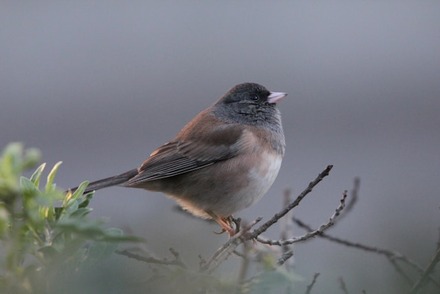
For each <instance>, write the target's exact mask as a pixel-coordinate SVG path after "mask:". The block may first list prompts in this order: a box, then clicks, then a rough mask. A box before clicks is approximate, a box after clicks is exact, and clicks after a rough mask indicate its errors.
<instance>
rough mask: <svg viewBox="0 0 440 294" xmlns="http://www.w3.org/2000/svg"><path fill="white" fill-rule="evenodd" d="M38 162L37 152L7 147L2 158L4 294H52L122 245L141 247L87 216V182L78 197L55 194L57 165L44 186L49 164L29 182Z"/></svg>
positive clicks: (0, 263) (0, 272)
mask: <svg viewBox="0 0 440 294" xmlns="http://www.w3.org/2000/svg"><path fill="white" fill-rule="evenodd" d="M39 159H40V153H39V152H38V151H37V150H35V149H27V150H24V149H23V146H22V145H21V144H19V143H13V144H10V145H8V146H7V147H6V148H5V150H4V151H3V154H2V156H1V158H0V248H1V250H0V292H1V293H48V292H53V289H51V287H52V286H53V285H54V284H56V283H55V281H56V280H59V279H64V278H66V277H69V276H71V275H72V274H74V273H75V272H78V271H80V270H81V268H82V267H84V266H88V265H90V263H93V262H96V261H98V260H102V259H104V258H106V257H108V256H109V255H110V254H112V253H113V252H114V250H115V249H116V247H117V245H118V243H119V242H123V241H139V239H138V238H134V237H127V236H123V234H122V231H121V230H119V229H115V228H106V227H105V226H104V224H103V223H102V222H99V221H94V220H90V219H89V218H88V217H87V215H88V214H89V213H90V211H91V208H89V207H88V205H89V202H90V199H91V198H92V197H93V192H90V193H86V194H83V193H84V190H85V188H86V187H87V185H88V182H83V183H82V184H81V185H80V187H79V188H78V189H77V190H76V191H75V192H74V193H71V192H68V193H65V192H63V191H61V190H59V189H57V188H56V185H55V183H54V179H55V176H56V173H57V171H58V169H59V167H60V165H61V162H58V163H57V164H55V165H54V167H53V168H52V169H51V171H50V172H49V174H48V176H47V179H46V183H45V185H44V186H43V185H41V182H42V176H43V172H44V169H45V164H44V163H43V164H41V165H40V166H39V167H38V168H37V169H36V170H35V172H34V173H33V174H32V175H31V176H30V177H29V178H26V177H24V176H22V173H23V172H24V171H25V170H26V169H29V168H31V167H33V166H35V165H36V163H37V162H38V161H39Z"/></svg>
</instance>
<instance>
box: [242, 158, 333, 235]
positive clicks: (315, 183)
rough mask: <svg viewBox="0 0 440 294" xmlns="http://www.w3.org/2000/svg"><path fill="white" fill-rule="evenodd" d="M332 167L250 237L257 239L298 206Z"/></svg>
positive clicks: (324, 171)
mask: <svg viewBox="0 0 440 294" xmlns="http://www.w3.org/2000/svg"><path fill="white" fill-rule="evenodd" d="M332 168H333V165H328V166H327V167H326V168H325V169H324V170H323V171H322V172H321V173H320V174H319V175H318V177H317V178H316V179H315V180H313V181H312V182H310V183H309V185H308V187H307V188H306V189H305V190H304V191H302V192H301V194H299V195H298V197H296V199H295V200H294V201H293V202H291V203H290V204H289V205H288V206H287V207H285V208H284V209H283V210H281V211H280V212H278V213H276V214H275V215H274V216H273V217H272V218H271V219H269V220H268V221H267V222H265V223H264V224H262V225H261V226H260V227H259V228H257V229H255V230H254V231H252V233H251V234H250V236H249V237H251V238H252V239H255V238H256V237H258V236H259V235H261V234H262V233H264V232H265V231H266V230H267V229H268V228H270V227H271V226H272V225H273V224H274V223H276V222H277V221H278V220H279V219H280V218H282V217H283V216H285V215H286V214H287V213H288V212H289V211H290V210H292V209H293V208H295V207H296V206H298V205H299V203H300V202H301V200H303V198H304V197H306V196H307V194H309V193H310V192H311V191H312V190H313V188H314V187H315V186H316V185H318V184H319V182H321V181H322V180H323V179H324V178H325V177H326V176H328V175H329V173H330V171H331V169H332Z"/></svg>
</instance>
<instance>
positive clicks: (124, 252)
mask: <svg viewBox="0 0 440 294" xmlns="http://www.w3.org/2000/svg"><path fill="white" fill-rule="evenodd" d="M170 252H171V254H173V255H174V259H173V260H167V259H157V258H154V257H145V256H142V255H139V254H136V253H132V252H130V251H128V250H117V251H115V253H117V254H120V255H123V256H126V257H128V258H133V259H136V260H138V261H142V262H145V263H151V264H162V265H176V266H180V267H182V268H186V265H185V264H184V263H183V262H182V261H181V260H180V258H179V254H178V253H177V252H176V251H175V250H174V249H170Z"/></svg>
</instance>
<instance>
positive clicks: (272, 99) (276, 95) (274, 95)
mask: <svg viewBox="0 0 440 294" xmlns="http://www.w3.org/2000/svg"><path fill="white" fill-rule="evenodd" d="M286 96H287V93H283V92H270V95H269V97H267V102H269V103H271V104H272V103H278V102H279V101H280V100H281V99H283V98H284V97H286Z"/></svg>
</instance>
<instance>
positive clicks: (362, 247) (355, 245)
mask: <svg viewBox="0 0 440 294" xmlns="http://www.w3.org/2000/svg"><path fill="white" fill-rule="evenodd" d="M293 221H294V222H295V223H296V224H297V225H298V226H300V227H302V228H304V229H306V230H307V231H309V232H310V231H312V228H311V227H310V226H308V225H306V224H305V223H303V222H302V221H300V220H299V219H296V218H294V219H293ZM319 237H321V238H324V239H327V240H329V241H332V242H335V243H338V244H342V245H345V246H347V247H352V248H356V249H360V250H363V251H367V252H373V253H377V254H380V255H384V256H386V257H387V258H388V259H389V260H400V261H402V262H404V263H406V264H408V265H409V266H411V267H412V268H413V269H415V270H416V271H418V272H419V273H420V274H423V273H424V270H423V268H422V267H421V266H420V265H418V264H417V263H416V262H414V261H413V260H411V259H410V258H408V257H406V256H405V255H403V254H401V253H399V252H397V251H391V250H387V249H382V248H379V247H373V246H368V245H364V244H360V243H355V242H351V241H348V240H344V239H340V238H336V237H333V236H330V235H328V234H326V233H322V234H320V235H319ZM428 278H429V280H430V281H431V282H432V283H434V284H435V285H436V286H437V287H440V284H439V283H438V282H437V281H436V280H435V279H433V278H432V277H431V276H430V275H429V277H428Z"/></svg>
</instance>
